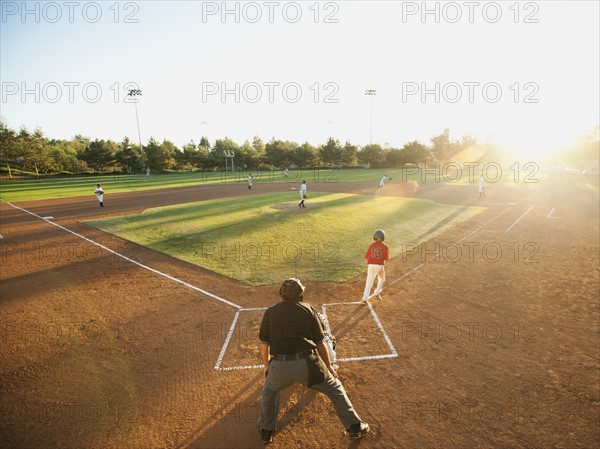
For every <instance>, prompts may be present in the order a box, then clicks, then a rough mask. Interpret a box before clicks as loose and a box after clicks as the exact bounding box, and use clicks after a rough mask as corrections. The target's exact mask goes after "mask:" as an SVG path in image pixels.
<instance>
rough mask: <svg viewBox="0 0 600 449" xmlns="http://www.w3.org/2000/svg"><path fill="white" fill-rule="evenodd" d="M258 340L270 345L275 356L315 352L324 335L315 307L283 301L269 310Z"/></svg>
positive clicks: (263, 320)
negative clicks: (312, 350)
mask: <svg viewBox="0 0 600 449" xmlns="http://www.w3.org/2000/svg"><path fill="white" fill-rule="evenodd" d="M258 337H259V339H260V341H261V342H263V343H266V344H268V345H270V347H271V348H270V352H271V354H273V355H275V354H295V353H297V352H302V351H307V350H310V349H315V348H316V347H317V345H318V344H319V343H321V341H323V338H325V335H324V334H323V328H322V327H321V322H320V321H319V318H318V315H317V311H316V310H315V309H314V307H313V306H311V305H310V304H307V303H304V302H297V301H281V302H278V303H277V304H275V305H273V306H271V307H269V308H268V309H267V310H266V312H265V314H264V316H263V319H262V323H261V324H260V331H259V334H258Z"/></svg>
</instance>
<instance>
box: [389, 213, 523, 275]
mask: <svg viewBox="0 0 600 449" xmlns="http://www.w3.org/2000/svg"><path fill="white" fill-rule="evenodd" d="M511 208H512V206H509V207H507V208H506V209H504V210H503V211H502V212H500V213H499V214H498V215H496V216H494V217H492V218H490V219H489V220H488V221H486V222H485V223H484V224H482V225H481V226H479V227H478V228H477V229H475V230H473V231H471V232H469V233H468V234H467V235H465V236H464V237H463V238H462V239H460V240H459V241H457V242H455V244H458V243H460V242H462V241H463V240H465V239H467V238H469V237H470V236H472V235H473V234H475V233H476V232H477V231H479V230H480V229H482V228H485V227H486V226H487V225H489V224H490V223H491V222H492V221H494V220H496V219H497V218H498V217H500V216H501V215H503V214H504V213H505V212H507V211H508V210H510V209H511ZM441 252H442V250H439V251H437V252H436V253H435V254H434V255H433V256H431V257H430V258H429V259H426V260H425V261H424V262H421V263H420V264H419V265H417V266H416V267H414V268H413V269H412V270H410V271H408V272H406V273H404V274H403V275H402V276H400V277H399V278H398V279H396V280H395V281H393V282H390V284H389V285H394V284H395V283H396V282H400V281H401V280H402V279H404V278H406V277H408V276H410V275H411V274H413V273H414V272H415V271H417V270H418V269H420V268H422V267H423V266H425V265H427V264H428V263H429V262H431V261H432V260H433V259H435V258H436V257H437V256H438V255H439V254H440V253H441Z"/></svg>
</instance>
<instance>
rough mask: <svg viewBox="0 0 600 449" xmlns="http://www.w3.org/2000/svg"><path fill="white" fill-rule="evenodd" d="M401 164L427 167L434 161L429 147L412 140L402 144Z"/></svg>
mask: <svg viewBox="0 0 600 449" xmlns="http://www.w3.org/2000/svg"><path fill="white" fill-rule="evenodd" d="M400 154H401V156H402V164H403V165H404V164H417V165H427V164H430V163H432V162H433V161H434V159H435V158H434V155H433V152H432V151H431V149H430V148H429V147H427V146H426V145H423V144H422V143H421V142H419V141H417V140H414V141H412V142H408V143H406V144H404V146H403V147H402V149H401V150H400Z"/></svg>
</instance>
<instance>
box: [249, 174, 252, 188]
mask: <svg viewBox="0 0 600 449" xmlns="http://www.w3.org/2000/svg"><path fill="white" fill-rule="evenodd" d="M248 189H249V190H252V174H249V175H248Z"/></svg>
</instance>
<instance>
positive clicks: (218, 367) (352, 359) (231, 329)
mask: <svg viewBox="0 0 600 449" xmlns="http://www.w3.org/2000/svg"><path fill="white" fill-rule="evenodd" d="M358 304H361V305H366V306H368V307H369V311H370V312H371V315H372V316H373V320H374V321H375V324H377V327H378V328H379V330H380V331H381V334H382V335H383V338H384V340H385V342H386V343H387V345H388V347H389V348H390V351H391V352H390V353H389V354H378V355H367V356H357V357H344V358H341V359H337V360H336V363H337V362H357V361H358V362H363V361H367V360H380V359H389V358H393V357H398V352H397V351H396V348H394V345H393V344H392V341H391V339H390V337H389V336H388V334H387V332H386V331H385V329H384V328H383V325H382V324H381V321H380V320H379V317H378V316H377V313H376V312H375V309H374V308H373V306H372V305H371V303H370V302H367V303H366V304H365V303H364V302H362V301H352V302H336V303H329V304H323V305H322V306H321V309H322V310H323V315H324V316H325V323H326V327H327V329H325V331H326V332H331V328H330V327H329V319H328V318H327V307H331V306H341V305H343V306H348V305H358ZM267 309H268V307H252V308H242V309H238V310H237V311H236V312H235V316H234V317H233V320H232V322H231V326H229V331H228V332H227V337H226V338H225V342H224V343H223V346H222V347H221V352H219V357H218V358H217V363H216V364H215V367H214V369H215V370H217V371H239V370H244V369H260V368H263V365H237V366H228V367H221V363H222V362H223V358H224V357H225V353H226V352H227V348H228V346H229V343H230V341H231V337H232V336H233V332H234V330H235V326H236V324H237V321H238V319H239V316H240V313H241V312H249V311H259V310H267Z"/></svg>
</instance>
